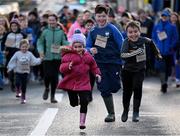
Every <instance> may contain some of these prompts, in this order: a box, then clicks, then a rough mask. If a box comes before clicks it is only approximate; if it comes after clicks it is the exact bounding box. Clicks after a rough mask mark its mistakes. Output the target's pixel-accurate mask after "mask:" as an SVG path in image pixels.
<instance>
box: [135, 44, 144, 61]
mask: <svg viewBox="0 0 180 136" xmlns="http://www.w3.org/2000/svg"><path fill="white" fill-rule="evenodd" d="M143 46H144V47H143V52H142V53H141V54H139V55H136V62H141V61H146V49H145V44H144V45H143Z"/></svg>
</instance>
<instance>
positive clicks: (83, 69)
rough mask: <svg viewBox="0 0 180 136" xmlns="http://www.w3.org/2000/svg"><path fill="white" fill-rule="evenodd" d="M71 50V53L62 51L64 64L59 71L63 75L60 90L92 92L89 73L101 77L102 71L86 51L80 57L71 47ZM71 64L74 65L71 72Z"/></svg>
mask: <svg viewBox="0 0 180 136" xmlns="http://www.w3.org/2000/svg"><path fill="white" fill-rule="evenodd" d="M66 48H67V47H66ZM69 49H70V50H69V51H67V50H66V51H65V52H63V51H62V52H63V53H62V62H61V65H60V68H59V70H60V72H61V73H62V74H63V79H62V80H61V81H60V82H59V84H58V88H59V89H63V90H72V91H90V90H91V85H90V77H89V72H92V73H93V74H94V75H96V74H99V75H100V74H101V73H100V70H99V68H98V67H97V64H96V62H95V60H94V58H93V57H92V56H91V55H90V54H89V53H88V52H87V51H85V50H84V51H83V55H82V56H80V55H79V54H78V53H77V52H76V51H74V50H73V49H72V48H71V47H69ZM70 62H72V63H73V64H72V68H71V70H70V69H69V63H70Z"/></svg>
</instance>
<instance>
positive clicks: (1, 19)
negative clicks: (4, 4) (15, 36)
mask: <svg viewBox="0 0 180 136" xmlns="http://www.w3.org/2000/svg"><path fill="white" fill-rule="evenodd" d="M0 25H3V26H4V28H5V32H6V33H7V32H8V31H9V21H8V19H7V18H6V17H5V16H2V15H1V16H0Z"/></svg>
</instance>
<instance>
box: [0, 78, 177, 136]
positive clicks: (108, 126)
mask: <svg viewBox="0 0 180 136" xmlns="http://www.w3.org/2000/svg"><path fill="white" fill-rule="evenodd" d="M159 83H160V82H159V80H158V79H157V78H147V79H146V80H145V82H144V86H143V98H142V103H141V108H140V122H138V123H134V122H132V102H131V109H130V112H129V119H128V121H127V122H126V123H123V122H121V119H120V117H121V114H122V91H121V90H120V91H119V92H118V93H116V94H115V95H114V103H115V112H116V121H115V122H113V123H105V122H104V117H105V116H106V109H105V106H104V103H103V100H102V98H101V96H100V93H99V92H98V91H97V90H96V87H95V89H94V92H93V98H94V99H93V102H91V103H90V104H89V106H88V114H87V120H86V129H85V130H83V131H82V130H80V129H79V107H75V108H72V107H70V105H69V101H68V97H67V94H66V93H65V92H63V91H62V90H57V94H56V98H57V99H58V101H59V103H58V104H51V103H50V101H49V100H47V101H44V100H42V93H43V90H44V88H43V85H41V84H39V83H29V85H28V89H27V103H26V104H20V100H19V99H17V98H16V97H15V94H14V93H13V92H11V91H10V88H9V86H5V88H4V90H3V91H0V136H59V135H63V136H64V135H138V136H139V135H172V136H174V135H180V129H179V128H180V116H179V115H180V88H176V87H175V84H174V83H173V84H170V85H169V86H170V87H169V89H168V92H167V93H166V94H162V93H161V92H160V91H159V90H160V84H159Z"/></svg>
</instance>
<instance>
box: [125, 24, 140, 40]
mask: <svg viewBox="0 0 180 136" xmlns="http://www.w3.org/2000/svg"><path fill="white" fill-rule="evenodd" d="M140 34H141V33H140V31H139V29H138V28H137V27H130V26H129V27H128V28H127V36H128V38H129V40H131V41H133V42H136V41H137V40H138V38H139V37H140Z"/></svg>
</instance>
